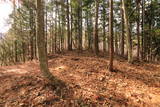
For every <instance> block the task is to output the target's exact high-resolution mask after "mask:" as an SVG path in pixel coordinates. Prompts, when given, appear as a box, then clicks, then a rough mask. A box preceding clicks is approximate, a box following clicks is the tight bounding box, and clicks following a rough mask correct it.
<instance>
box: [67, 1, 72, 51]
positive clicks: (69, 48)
mask: <svg viewBox="0 0 160 107" xmlns="http://www.w3.org/2000/svg"><path fill="white" fill-rule="evenodd" d="M70 34H71V33H70V18H69V1H68V0H67V37H68V38H67V39H68V43H67V44H68V50H69V51H71V50H72V47H71V35H70Z"/></svg>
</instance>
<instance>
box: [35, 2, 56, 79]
mask: <svg viewBox="0 0 160 107" xmlns="http://www.w3.org/2000/svg"><path fill="white" fill-rule="evenodd" d="M43 4H44V1H43V0H37V1H36V5H37V45H38V54H39V62H40V70H41V72H42V74H43V76H44V77H46V78H47V79H49V80H50V81H54V80H55V77H54V76H53V75H52V73H51V72H50V71H49V69H48V60H47V54H46V49H45V31H44V6H43Z"/></svg>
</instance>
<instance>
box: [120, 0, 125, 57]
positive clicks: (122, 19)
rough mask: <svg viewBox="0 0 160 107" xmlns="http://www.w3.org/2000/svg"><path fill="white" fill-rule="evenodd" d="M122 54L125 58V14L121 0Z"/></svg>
mask: <svg viewBox="0 0 160 107" xmlns="http://www.w3.org/2000/svg"><path fill="white" fill-rule="evenodd" d="M120 54H121V56H124V12H123V8H122V0H121V38H120Z"/></svg>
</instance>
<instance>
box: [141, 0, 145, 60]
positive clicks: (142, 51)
mask: <svg viewBox="0 0 160 107" xmlns="http://www.w3.org/2000/svg"><path fill="white" fill-rule="evenodd" d="M144 2H145V1H144V0H142V24H141V25H142V26H141V27H142V38H141V42H142V43H141V60H144V38H145V37H144Z"/></svg>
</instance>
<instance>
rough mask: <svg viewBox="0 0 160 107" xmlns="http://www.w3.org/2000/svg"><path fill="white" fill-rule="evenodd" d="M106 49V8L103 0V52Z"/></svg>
mask: <svg viewBox="0 0 160 107" xmlns="http://www.w3.org/2000/svg"><path fill="white" fill-rule="evenodd" d="M105 51H106V8H105V0H103V52H105Z"/></svg>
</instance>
